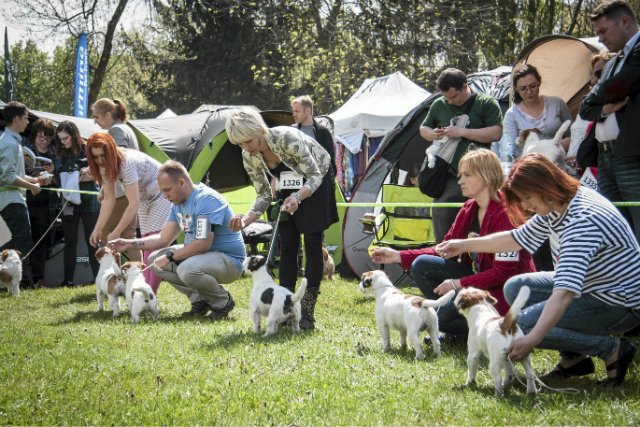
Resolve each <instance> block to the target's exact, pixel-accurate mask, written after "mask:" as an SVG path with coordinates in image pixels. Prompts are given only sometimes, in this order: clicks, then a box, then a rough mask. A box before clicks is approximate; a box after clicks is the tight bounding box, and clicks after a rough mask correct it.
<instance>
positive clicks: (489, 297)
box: [484, 291, 498, 305]
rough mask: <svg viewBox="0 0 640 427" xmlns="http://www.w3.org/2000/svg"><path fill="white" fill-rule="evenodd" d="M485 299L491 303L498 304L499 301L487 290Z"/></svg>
mask: <svg viewBox="0 0 640 427" xmlns="http://www.w3.org/2000/svg"><path fill="white" fill-rule="evenodd" d="M484 299H485V301H487V302H488V303H489V304H491V305H496V304H497V303H498V300H497V299H495V298H494V297H493V295H491V294H490V293H489V292H486V291H485V296H484Z"/></svg>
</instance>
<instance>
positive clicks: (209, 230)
mask: <svg viewBox="0 0 640 427" xmlns="http://www.w3.org/2000/svg"><path fill="white" fill-rule="evenodd" d="M158 185H159V186H160V190H161V191H162V194H163V195H164V197H166V198H167V199H168V200H169V201H170V202H171V203H173V206H172V207H171V212H170V213H169V218H168V219H167V222H166V223H165V225H164V227H163V228H162V231H161V232H160V234H157V235H152V236H147V237H144V238H142V239H116V240H113V241H111V242H109V243H110V244H111V245H113V247H114V248H115V249H116V250H118V251H122V250H125V249H128V248H130V247H134V248H137V249H141V250H155V249H159V250H157V251H156V252H154V253H152V254H151V256H150V257H149V264H150V265H152V264H155V266H154V269H155V271H156V273H157V274H158V275H159V276H160V277H161V278H162V279H163V280H166V281H167V282H169V283H171V284H172V285H173V286H174V287H175V288H176V289H177V290H178V291H180V292H182V293H183V294H185V295H186V296H187V297H188V298H189V301H190V302H191V310H190V311H188V312H186V313H183V314H184V315H188V316H194V315H205V314H206V313H207V312H208V311H209V310H211V314H210V315H209V317H210V318H211V319H212V320H218V319H222V318H225V317H227V316H228V314H229V312H230V311H231V310H233V307H234V306H235V303H234V301H233V298H232V297H231V294H230V293H229V292H227V291H226V290H225V289H224V288H223V287H222V286H221V284H222V283H231V282H233V281H234V280H236V279H238V278H239V277H240V276H241V275H242V261H243V260H244V258H245V255H246V252H245V247H244V241H243V240H242V234H241V233H240V232H239V231H231V229H229V226H228V224H229V220H230V219H231V217H232V216H233V211H232V210H231V207H229V204H228V203H227V202H226V201H225V200H224V199H223V198H222V196H221V195H220V194H219V193H218V192H217V191H215V190H213V189H211V188H209V187H207V186H206V185H204V184H202V183H200V184H194V183H193V181H191V178H190V177H189V173H188V172H187V170H186V169H185V167H184V166H183V165H182V164H181V163H178V162H176V161H173V160H169V161H167V162H165V163H164V164H163V165H162V166H161V167H160V171H159V174H158ZM180 232H184V237H185V238H184V244H182V245H172V246H170V245H171V243H172V242H173V241H174V240H175V239H176V238H177V237H178V235H179V234H180Z"/></svg>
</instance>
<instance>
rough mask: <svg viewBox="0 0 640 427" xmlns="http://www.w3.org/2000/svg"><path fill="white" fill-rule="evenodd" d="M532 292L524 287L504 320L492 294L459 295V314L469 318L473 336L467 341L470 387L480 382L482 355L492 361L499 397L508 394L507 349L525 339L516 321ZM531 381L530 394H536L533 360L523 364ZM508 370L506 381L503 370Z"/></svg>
mask: <svg viewBox="0 0 640 427" xmlns="http://www.w3.org/2000/svg"><path fill="white" fill-rule="evenodd" d="M529 294H530V290H529V288H528V287H526V286H523V287H522V288H520V291H519V292H518V296H517V297H516V299H515V301H514V302H513V304H512V305H511V308H510V309H509V312H508V313H507V314H506V316H504V317H501V316H500V315H499V314H498V312H497V311H496V309H495V308H494V304H495V303H496V302H497V301H496V299H495V298H494V297H493V296H491V294H489V292H487V291H484V290H481V289H476V288H466V289H463V290H461V291H460V292H459V293H458V296H457V297H456V299H455V305H456V308H457V309H458V311H459V312H460V313H461V314H462V315H463V316H464V317H465V318H466V319H467V324H468V325H469V337H468V339H467V348H468V351H469V354H468V355H467V368H468V376H467V384H469V385H470V384H473V383H475V381H476V373H477V372H478V363H479V360H480V354H484V355H485V357H487V358H488V359H489V372H490V373H491V376H492V377H493V386H494V389H495V392H496V394H497V395H499V396H501V395H502V394H503V393H504V388H505V387H506V386H507V385H508V384H509V382H510V381H511V379H512V376H513V370H512V368H511V362H510V361H509V359H508V358H507V353H506V350H507V349H508V348H509V347H510V346H511V343H512V342H513V340H515V339H516V338H520V337H522V336H524V334H523V333H522V330H521V329H520V327H519V326H518V325H517V323H516V320H517V319H518V315H519V314H520V310H522V307H524V305H525V303H526V302H527V300H528V299H529ZM522 365H523V366H524V371H525V376H526V378H527V393H536V387H535V383H534V381H535V374H534V372H533V368H532V367H531V357H530V356H529V357H527V358H526V359H525V360H523V361H522ZM503 370H504V374H505V375H504V379H503V378H502V371H503Z"/></svg>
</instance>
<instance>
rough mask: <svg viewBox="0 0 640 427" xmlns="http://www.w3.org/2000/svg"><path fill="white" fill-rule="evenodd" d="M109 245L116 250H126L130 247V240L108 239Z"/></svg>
mask: <svg viewBox="0 0 640 427" xmlns="http://www.w3.org/2000/svg"><path fill="white" fill-rule="evenodd" d="M109 246H111V248H113V250H114V251H116V252H122V251H126V250H127V249H129V248H130V247H131V242H129V240H127V239H115V240H109Z"/></svg>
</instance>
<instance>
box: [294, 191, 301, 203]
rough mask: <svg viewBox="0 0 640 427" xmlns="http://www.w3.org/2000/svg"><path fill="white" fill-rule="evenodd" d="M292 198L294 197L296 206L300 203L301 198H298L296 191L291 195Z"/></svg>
mask: <svg viewBox="0 0 640 427" xmlns="http://www.w3.org/2000/svg"><path fill="white" fill-rule="evenodd" d="M292 196H293V197H295V199H296V203H297V204H300V203H302V196H300V193H299V192H297V191H296V192H295V193H293V194H292Z"/></svg>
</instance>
